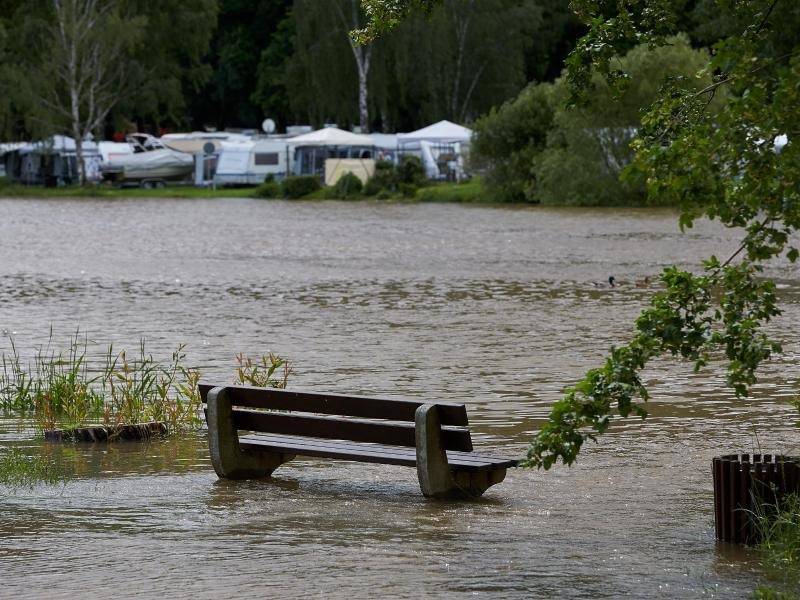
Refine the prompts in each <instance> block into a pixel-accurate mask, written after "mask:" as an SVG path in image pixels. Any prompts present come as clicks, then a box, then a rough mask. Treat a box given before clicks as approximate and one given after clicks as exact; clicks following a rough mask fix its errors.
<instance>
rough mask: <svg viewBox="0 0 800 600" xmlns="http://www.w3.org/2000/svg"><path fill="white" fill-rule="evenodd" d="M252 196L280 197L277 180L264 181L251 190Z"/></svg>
mask: <svg viewBox="0 0 800 600" xmlns="http://www.w3.org/2000/svg"><path fill="white" fill-rule="evenodd" d="M253 196H254V197H255V198H282V197H283V192H282V191H281V185H280V184H279V183H278V182H277V181H265V182H264V183H262V184H261V185H260V186H258V187H257V188H256V189H255V190H253Z"/></svg>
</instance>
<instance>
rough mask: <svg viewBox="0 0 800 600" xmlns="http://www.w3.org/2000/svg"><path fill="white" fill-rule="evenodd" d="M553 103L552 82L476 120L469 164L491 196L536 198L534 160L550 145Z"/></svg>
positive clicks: (516, 199) (526, 91)
mask: <svg viewBox="0 0 800 600" xmlns="http://www.w3.org/2000/svg"><path fill="white" fill-rule="evenodd" d="M554 104H555V103H554V99H553V85H552V84H547V83H545V84H539V85H534V86H530V87H528V88H526V89H524V90H523V91H522V92H521V93H520V95H519V96H517V98H515V99H514V100H511V101H509V102H506V103H505V104H503V105H502V106H500V107H499V108H493V109H492V110H491V111H490V112H489V113H488V114H487V115H485V116H484V117H481V118H480V119H478V121H477V122H476V123H475V125H474V131H475V136H474V138H473V140H472V145H471V148H470V166H471V168H472V169H473V170H475V171H479V172H481V173H482V175H483V181H484V183H485V185H486V191H487V194H488V196H489V197H490V199H492V200H498V201H501V202H535V201H536V195H535V187H536V176H535V173H534V168H533V167H534V164H533V161H534V158H535V157H536V156H537V155H538V154H539V153H540V152H541V151H542V150H544V148H545V145H546V144H547V133H548V132H549V131H550V129H552V127H553V116H554V113H555V110H554Z"/></svg>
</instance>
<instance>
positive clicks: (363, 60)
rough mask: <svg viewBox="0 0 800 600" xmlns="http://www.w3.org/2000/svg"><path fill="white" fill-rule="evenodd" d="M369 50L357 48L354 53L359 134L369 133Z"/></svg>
mask: <svg viewBox="0 0 800 600" xmlns="http://www.w3.org/2000/svg"><path fill="white" fill-rule="evenodd" d="M369 59H370V49H369V48H359V49H358V52H356V63H357V65H358V124H359V126H360V127H361V133H369V90H368V89H367V79H368V77H369Z"/></svg>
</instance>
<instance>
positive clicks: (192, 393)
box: [102, 340, 201, 431]
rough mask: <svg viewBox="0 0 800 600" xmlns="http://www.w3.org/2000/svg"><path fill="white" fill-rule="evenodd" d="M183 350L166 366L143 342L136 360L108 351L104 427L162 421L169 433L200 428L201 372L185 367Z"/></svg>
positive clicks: (104, 390)
mask: <svg viewBox="0 0 800 600" xmlns="http://www.w3.org/2000/svg"><path fill="white" fill-rule="evenodd" d="M184 348H185V346H184V345H180V346H179V347H178V349H177V350H176V351H175V352H173V353H172V359H171V361H170V362H169V363H167V364H166V365H162V364H160V363H157V362H156V361H155V360H154V359H153V356H152V355H151V354H148V353H147V351H146V350H145V343H144V340H142V341H141V342H140V343H139V353H138V355H137V356H135V357H134V358H129V354H128V352H127V351H125V350H123V351H122V352H120V353H119V354H116V355H115V354H114V353H113V350H112V349H111V348H109V351H108V354H107V355H106V366H105V369H104V371H103V377H102V393H103V398H104V403H103V420H102V422H103V424H110V425H122V424H127V423H146V422H148V421H161V422H164V423H166V424H167V427H168V429H169V430H170V431H176V430H180V429H185V428H193V427H197V426H199V425H200V423H201V419H200V417H199V412H200V403H201V398H200V393H199V391H198V388H197V383H198V381H199V380H200V372H199V371H198V370H197V369H192V368H189V367H186V366H185V365H184V364H183V363H184V361H185V359H186V354H185V353H184V352H183V350H184Z"/></svg>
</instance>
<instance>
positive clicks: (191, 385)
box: [0, 332, 292, 433]
mask: <svg viewBox="0 0 800 600" xmlns="http://www.w3.org/2000/svg"><path fill="white" fill-rule="evenodd" d="M51 342H52V332H51V338H50V341H48V343H47V345H46V346H44V347H40V348H38V349H37V350H36V353H35V356H34V359H33V361H32V363H30V364H27V365H25V364H23V361H22V359H21V358H20V355H19V352H18V351H17V347H16V345H15V344H14V341H13V339H12V340H11V354H10V355H5V354H4V355H3V357H2V372H0V411H3V412H6V413H12V414H18V415H21V416H29V417H33V420H34V422H35V424H36V426H37V428H38V429H40V430H42V431H45V430H53V429H74V428H77V427H85V426H93V425H102V426H107V427H113V426H119V425H131V424H137V423H147V422H151V421H159V422H162V423H165V424H166V426H167V430H168V431H169V432H170V433H174V432H179V431H183V430H188V429H196V428H198V427H200V425H201V424H202V418H201V412H200V409H201V404H202V398H201V396H200V391H199V388H198V383H199V381H200V371H199V370H198V369H196V368H192V367H189V366H187V365H186V363H185V361H186V354H185V352H184V348H185V346H184V345H181V346H179V347H178V349H177V350H176V351H175V352H173V354H172V357H171V359H170V361H168V362H167V363H160V362H158V361H156V360H155V359H154V358H153V356H152V355H151V354H149V353H148V352H147V350H146V348H145V343H144V341H143V340H142V341H141V342H140V344H139V348H138V351H137V352H135V353H129V352H128V351H127V350H122V351H121V352H115V351H114V348H113V347H112V346H109V348H108V350H107V352H106V353H105V356H104V358H103V359H102V360H101V361H98V362H97V364H96V366H95V368H90V365H89V362H90V361H89V359H88V355H87V351H88V340H87V338H86V337H85V336H84V337H83V338H81V337H80V336H79V334H78V333H76V334H75V335H74V336H73V337H72V338H70V344H69V347H68V348H67V350H65V351H61V352H55V351H54V350H53V349H52V345H51ZM236 360H237V364H238V366H237V368H236V371H235V378H234V380H235V382H236V383H240V384H247V385H253V386H257V387H286V384H287V381H288V378H289V375H290V373H291V372H292V369H291V367H290V366H289V364H288V362H287V361H285V360H284V359H282V358H280V357H279V356H276V355H274V354H271V353H270V354H268V355H266V356H263V357H261V359H260V360H253V359H251V358H249V357H246V356H244V355H243V354H239V355H237V357H236ZM278 369H282V372H281V375H279V376H277V377H276V376H275V373H276V371H277V370H278Z"/></svg>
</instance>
